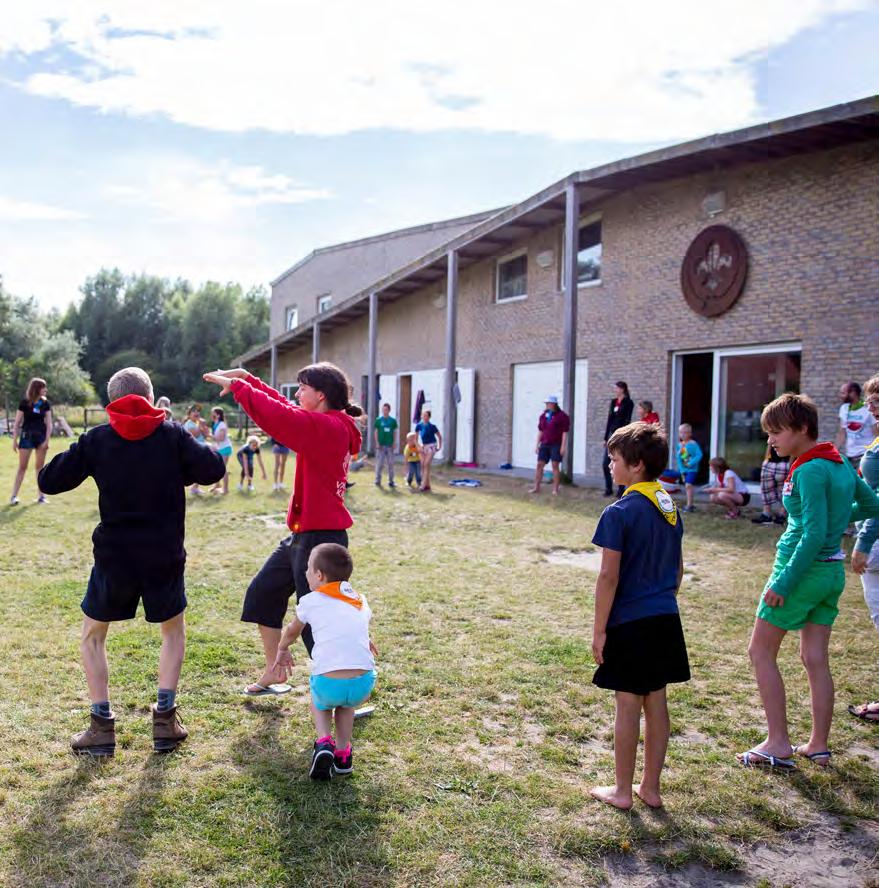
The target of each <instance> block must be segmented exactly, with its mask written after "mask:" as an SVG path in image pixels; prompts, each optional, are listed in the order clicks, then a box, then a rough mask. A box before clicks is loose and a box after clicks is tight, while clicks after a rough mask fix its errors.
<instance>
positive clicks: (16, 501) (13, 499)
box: [9, 496, 21, 506]
mask: <svg viewBox="0 0 879 888" xmlns="http://www.w3.org/2000/svg"><path fill="white" fill-rule="evenodd" d="M20 502H21V500H20V499H19V498H18V497H17V496H11V497H9V505H10V506H17V505H18V504H19V503H20Z"/></svg>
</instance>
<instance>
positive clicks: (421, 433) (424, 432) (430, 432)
mask: <svg viewBox="0 0 879 888" xmlns="http://www.w3.org/2000/svg"><path fill="white" fill-rule="evenodd" d="M415 433H416V434H417V435H418V439H419V441H420V443H421V471H422V472H423V476H424V480H423V481H422V483H421V488H420V489H421V491H422V492H427V491H429V490H430V467H431V465H432V463H433V458H434V456H435V455H436V452H437V451H438V450H440V449H441V448H442V446H443V436H442V433H441V432H440V430H439V429H438V428H437V427H436V426H435V425H434V424H433V423H432V422H431V421H430V411H429V410H422V411H421V422H419V423H416V425H415Z"/></svg>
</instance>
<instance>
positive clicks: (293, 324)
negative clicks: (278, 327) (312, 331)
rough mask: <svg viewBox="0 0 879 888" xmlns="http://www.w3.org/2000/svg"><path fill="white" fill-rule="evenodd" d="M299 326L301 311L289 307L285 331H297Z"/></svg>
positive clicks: (292, 306)
mask: <svg viewBox="0 0 879 888" xmlns="http://www.w3.org/2000/svg"><path fill="white" fill-rule="evenodd" d="M298 326H299V309H298V308H297V307H296V306H295V305H288V306H287V312H286V316H285V320H284V329H285V330H295V329H296V328H297V327H298Z"/></svg>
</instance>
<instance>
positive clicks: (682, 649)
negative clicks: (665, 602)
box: [592, 614, 690, 696]
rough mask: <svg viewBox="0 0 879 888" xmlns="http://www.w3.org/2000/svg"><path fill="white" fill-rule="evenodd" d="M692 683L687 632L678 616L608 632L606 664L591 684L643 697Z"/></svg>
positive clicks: (636, 622)
mask: <svg viewBox="0 0 879 888" xmlns="http://www.w3.org/2000/svg"><path fill="white" fill-rule="evenodd" d="M689 680H690V663H689V660H688V659H687V645H686V643H685V642H684V630H683V627H682V626H681V618H680V616H679V615H678V614H661V615H660V616H657V617H644V618H643V619H641V620H632V621H631V622H629V623H622V624H621V625H619V626H613V627H611V628H609V629H608V630H607V641H606V642H605V644H604V662H603V663H602V664H601V665H600V666H599V667H598V669H597V670H596V671H595V675H593V676H592V683H593V684H595V685H598V687H600V688H607V689H608V690H611V691H624V692H626V693H628V694H638V695H640V696H643V695H645V694H650V693H652V692H653V691H658V690H660V689H662V688H664V687H665V686H666V685H667V684H674V683H676V682H681V681H689Z"/></svg>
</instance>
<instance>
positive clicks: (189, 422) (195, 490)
mask: <svg viewBox="0 0 879 888" xmlns="http://www.w3.org/2000/svg"><path fill="white" fill-rule="evenodd" d="M183 428H184V429H186V431H187V432H189V434H190V435H192V437H193V438H195V440H196V441H198V443H199V444H207V441H206V440H205V436H206V435H207V434H208V426H207V423H206V422H205V421H204V420H203V419H202V418H201V407H200V406H199V405H198V404H190V405H189V407H188V409H187V411H186V420H185V421H184V423H183ZM189 492H190V493H191V494H192V495H193V496H201V488H200V487H199V486H198V484H193V485H192V487H190V488H189Z"/></svg>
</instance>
